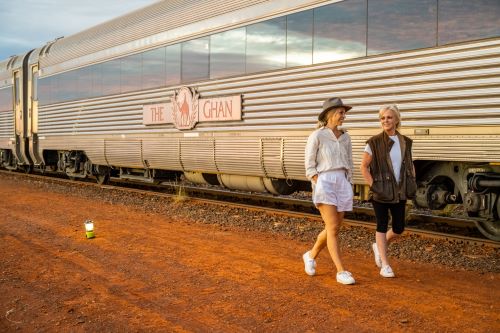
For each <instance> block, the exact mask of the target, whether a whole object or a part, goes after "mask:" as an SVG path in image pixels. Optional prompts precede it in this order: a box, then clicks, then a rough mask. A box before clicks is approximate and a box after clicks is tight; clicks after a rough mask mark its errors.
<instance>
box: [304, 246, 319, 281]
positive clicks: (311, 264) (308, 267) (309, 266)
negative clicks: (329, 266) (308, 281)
mask: <svg viewBox="0 0 500 333" xmlns="http://www.w3.org/2000/svg"><path fill="white" fill-rule="evenodd" d="M310 252H311V251H307V252H306V253H304V254H303V255H302V260H304V270H305V271H306V274H307V275H310V276H313V275H315V274H316V260H314V259H313V258H311V256H309V253H310Z"/></svg>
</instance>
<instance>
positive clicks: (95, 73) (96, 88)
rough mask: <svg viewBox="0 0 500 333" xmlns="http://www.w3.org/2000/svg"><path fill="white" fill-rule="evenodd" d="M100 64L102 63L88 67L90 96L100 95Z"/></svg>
mask: <svg viewBox="0 0 500 333" xmlns="http://www.w3.org/2000/svg"><path fill="white" fill-rule="evenodd" d="M102 66H103V64H96V65H92V66H91V67H90V72H91V73H92V74H91V75H92V91H91V96H92V97H99V96H102Z"/></svg>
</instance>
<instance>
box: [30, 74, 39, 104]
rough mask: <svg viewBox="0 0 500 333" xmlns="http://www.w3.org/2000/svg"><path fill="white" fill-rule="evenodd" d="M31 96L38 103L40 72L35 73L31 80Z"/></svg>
mask: <svg viewBox="0 0 500 333" xmlns="http://www.w3.org/2000/svg"><path fill="white" fill-rule="evenodd" d="M33 70H35V69H33ZM31 95H32V96H33V100H35V101H38V72H36V71H35V72H33V77H32V78H31Z"/></svg>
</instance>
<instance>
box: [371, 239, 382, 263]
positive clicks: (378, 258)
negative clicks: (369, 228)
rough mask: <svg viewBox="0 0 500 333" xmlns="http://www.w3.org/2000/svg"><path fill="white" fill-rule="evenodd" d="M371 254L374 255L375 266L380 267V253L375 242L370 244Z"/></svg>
mask: <svg viewBox="0 0 500 333" xmlns="http://www.w3.org/2000/svg"><path fill="white" fill-rule="evenodd" d="M372 249H373V256H374V257H375V265H377V267H382V258H380V253H378V247H377V243H373V244H372Z"/></svg>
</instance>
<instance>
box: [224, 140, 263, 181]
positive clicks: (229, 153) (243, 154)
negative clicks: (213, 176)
mask: <svg viewBox="0 0 500 333" xmlns="http://www.w3.org/2000/svg"><path fill="white" fill-rule="evenodd" d="M215 143H216V146H215V154H216V155H215V157H216V160H217V168H218V169H219V172H221V173H228V174H237V175H246V176H262V177H263V176H265V174H264V172H263V170H262V163H261V159H260V158H261V156H260V150H261V147H260V140H259V138H244V137H243V138H242V137H231V138H216V142H215Z"/></svg>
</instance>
